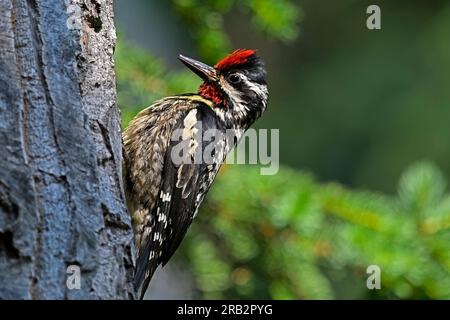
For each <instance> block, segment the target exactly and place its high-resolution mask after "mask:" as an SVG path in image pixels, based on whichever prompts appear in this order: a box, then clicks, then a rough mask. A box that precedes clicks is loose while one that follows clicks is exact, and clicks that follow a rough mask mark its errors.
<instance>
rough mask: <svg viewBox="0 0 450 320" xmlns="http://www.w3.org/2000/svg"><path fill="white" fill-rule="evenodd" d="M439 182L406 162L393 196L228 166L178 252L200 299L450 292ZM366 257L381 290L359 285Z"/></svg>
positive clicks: (448, 237) (290, 173) (448, 221)
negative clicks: (349, 290) (379, 275)
mask: <svg viewBox="0 0 450 320" xmlns="http://www.w3.org/2000/svg"><path fill="white" fill-rule="evenodd" d="M444 186H445V181H444V178H443V176H442V174H441V172H440V171H439V170H438V169H437V168H436V167H435V166H433V165H431V164H429V163H418V164H416V165H414V166H412V167H410V168H409V169H407V170H406V172H405V173H404V174H403V176H402V177H401V179H400V183H399V188H398V189H399V192H398V195H397V196H395V197H391V196H386V195H382V194H377V193H373V192H361V191H352V190H348V189H346V188H343V187H342V186H340V185H336V184H325V185H321V184H319V183H317V182H316V181H315V180H314V179H313V178H312V177H311V176H310V175H308V174H304V173H302V172H298V171H294V170H291V169H288V168H282V169H281V170H280V172H279V173H278V174H277V175H274V176H261V175H260V174H259V170H258V168H256V167H250V166H228V167H226V168H224V170H222V171H221V174H220V176H219V178H218V179H217V181H216V183H215V185H214V186H213V188H212V190H211V192H210V194H209V196H208V198H207V199H208V200H207V202H206V204H205V205H204V207H203V208H202V210H201V212H200V213H199V216H198V219H197V221H196V223H195V224H194V225H193V227H192V231H190V232H189V236H188V237H187V239H186V241H185V243H184V244H183V246H182V251H183V254H184V256H185V258H186V261H188V262H189V263H190V267H191V270H192V272H193V275H194V277H195V281H196V283H197V285H198V289H199V291H200V293H201V295H202V296H203V297H205V298H263V299H264V298H276V299H293V298H308V299H328V298H342V297H343V295H342V293H339V290H340V288H342V287H344V288H345V287H347V288H352V290H353V291H354V292H356V293H358V294H357V295H356V294H355V295H353V296H350V297H353V298H361V297H363V298H364V297H365V298H369V297H378V298H440V299H448V298H450V277H449V276H448V275H449V272H450V254H449V252H448V243H449V241H450V210H449V209H450V196H449V194H447V193H446V192H445V188H444ZM372 264H376V265H378V266H379V267H380V268H381V272H382V290H380V291H369V290H367V289H366V279H367V276H368V275H367V274H366V268H367V267H368V266H369V265H372ZM339 279H344V280H339ZM342 281H343V282H342ZM347 295H348V294H347ZM344 296H346V295H344ZM347 297H348V296H347Z"/></svg>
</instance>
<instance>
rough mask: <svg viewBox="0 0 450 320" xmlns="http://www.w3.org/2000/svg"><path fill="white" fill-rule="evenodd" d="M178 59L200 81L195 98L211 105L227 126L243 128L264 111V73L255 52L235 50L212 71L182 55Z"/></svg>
mask: <svg viewBox="0 0 450 320" xmlns="http://www.w3.org/2000/svg"><path fill="white" fill-rule="evenodd" d="M179 59H180V60H181V61H182V62H183V63H184V64H185V65H186V66H187V67H188V68H189V69H191V70H192V71H193V72H194V73H195V74H197V75H198V76H199V77H200V78H202V79H203V81H204V82H203V83H202V84H201V85H200V88H199V94H200V95H201V96H203V97H204V98H206V99H209V100H211V101H212V102H213V103H214V111H215V112H216V114H217V115H218V116H219V117H220V118H222V120H223V121H224V122H225V123H226V124H227V125H229V126H234V127H236V126H238V127H243V128H247V127H249V126H250V125H251V124H252V123H253V122H254V121H255V120H256V119H257V118H259V117H260V116H261V114H262V113H263V111H264V110H265V109H266V105H267V97H268V91H267V84H266V69H265V66H264V63H263V62H262V60H261V58H259V57H258V56H257V55H256V53H255V50H248V49H238V50H236V51H234V52H232V53H231V54H229V55H228V56H226V57H225V58H223V59H222V60H220V61H219V62H218V63H217V64H216V65H215V66H214V67H211V66H208V65H206V64H204V63H202V62H200V61H197V60H194V59H192V58H188V57H185V56H183V55H180V56H179Z"/></svg>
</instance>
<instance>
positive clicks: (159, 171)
mask: <svg viewBox="0 0 450 320" xmlns="http://www.w3.org/2000/svg"><path fill="white" fill-rule="evenodd" d="M180 60H181V61H182V62H183V63H185V64H186V65H187V66H188V67H189V68H190V69H191V70H193V71H194V72H195V73H196V74H198V75H199V76H200V77H202V78H203V80H204V83H203V84H202V85H201V86H200V89H199V93H198V94H185V95H179V96H173V97H167V98H164V99H161V100H159V101H157V102H155V103H154V104H153V105H152V106H150V107H148V108H147V109H144V110H143V111H141V112H140V113H139V114H138V115H137V116H136V117H135V119H134V120H133V121H132V122H131V123H130V125H129V126H128V128H127V129H126V130H125V131H124V133H123V144H124V181H125V191H126V197H127V204H128V208H129V211H130V213H131V215H132V220H133V228H134V234H135V244H136V249H137V261H136V273H135V285H136V289H137V290H138V294H139V295H140V296H141V297H142V296H143V295H144V293H145V290H146V288H147V286H148V284H149V282H150V280H151V277H152V275H153V273H154V272H155V270H156V268H157V267H158V266H159V265H164V264H166V263H167V262H168V261H169V259H170V258H171V256H172V255H173V253H174V252H175V251H176V249H177V248H178V246H179V245H180V243H181V241H182V239H183V238H184V236H185V234H186V231H187V229H188V227H189V226H190V224H191V223H192V220H193V219H194V218H195V216H196V214H197V211H198V208H199V206H200V204H201V202H202V200H203V198H204V197H205V195H206V193H207V192H208V190H209V188H210V187H211V184H212V183H213V181H214V178H215V177H216V175H217V172H218V170H219V168H220V166H221V164H222V163H223V161H224V160H225V157H226V155H227V153H228V152H229V151H230V150H231V148H232V147H233V146H234V145H235V143H236V142H237V141H238V140H239V139H240V137H241V136H242V134H243V133H244V132H245V130H247V129H248V128H249V126H250V125H251V124H252V123H253V122H254V121H255V120H256V119H257V118H258V117H260V116H261V114H262V112H263V111H264V110H265V108H266V103H267V96H268V93H267V86H266V82H265V69H264V65H263V63H262V61H261V60H260V58H259V57H257V56H256V55H255V52H254V51H253V50H237V51H235V52H233V53H232V54H230V55H229V56H227V57H226V58H224V59H223V60H221V61H220V62H219V63H218V64H216V65H215V66H214V68H213V67H209V66H207V65H205V64H203V63H201V62H198V61H196V60H193V59H190V58H186V57H183V56H180ZM230 130H232V131H231V132H232V133H233V134H234V137H233V138H232V139H230ZM207 132H209V133H211V132H213V133H214V137H213V139H212V140H209V141H204V137H205V133H207ZM211 141H213V148H211ZM205 155H206V157H205Z"/></svg>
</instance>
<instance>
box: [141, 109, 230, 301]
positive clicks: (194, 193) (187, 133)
mask: <svg viewBox="0 0 450 320" xmlns="http://www.w3.org/2000/svg"><path fill="white" fill-rule="evenodd" d="M211 129H212V130H211ZM205 133H206V134H207V135H208V134H211V133H214V135H213V136H212V137H210V138H211V139H208V140H209V141H204V140H203V136H204V135H205ZM178 138H181V139H178ZM210 142H211V143H213V144H214V146H216V148H212V145H211V144H210ZM205 151H206V152H205ZM226 151H227V143H226V136H225V129H224V127H223V124H222V123H221V122H220V120H218V119H217V117H216V116H215V114H214V112H213V111H212V110H211V109H210V108H209V107H206V106H204V105H200V106H198V107H197V108H195V109H192V110H191V111H189V112H186V114H185V116H183V117H181V119H180V120H179V121H178V123H177V125H176V126H175V128H174V131H173V133H172V141H171V142H170V144H169V146H168V149H167V151H166V155H165V162H164V168H163V173H162V175H163V178H162V185H161V190H160V194H159V196H158V199H157V201H156V205H155V206H154V208H153V212H152V218H153V220H154V223H153V227H152V231H151V234H150V236H149V237H148V239H147V241H146V243H145V244H144V247H143V248H142V249H141V250H140V255H139V257H138V261H137V270H136V275H135V284H136V286H137V287H140V284H141V283H142V286H141V294H142V295H143V294H144V293H145V290H146V288H147V286H148V283H149V282H150V279H151V277H152V275H153V272H154V271H155V270H156V268H157V266H158V265H159V264H163V265H164V264H165V263H167V261H169V259H170V258H171V256H172V255H173V253H174V252H175V251H176V249H177V248H178V246H179V245H180V243H181V241H182V239H183V238H184V236H185V234H186V231H187V229H188V227H189V226H190V224H191V222H192V220H193V219H194V217H195V215H196V213H197V209H198V207H199V205H200V203H201V201H202V200H203V198H204V196H205V194H206V192H207V191H208V189H209V187H210V186H211V184H212V182H213V180H214V178H215V176H216V174H217V171H218V169H219V167H220V164H221V163H222V161H223V159H224V157H225V156H226ZM204 153H209V156H208V157H206V158H205V157H204Z"/></svg>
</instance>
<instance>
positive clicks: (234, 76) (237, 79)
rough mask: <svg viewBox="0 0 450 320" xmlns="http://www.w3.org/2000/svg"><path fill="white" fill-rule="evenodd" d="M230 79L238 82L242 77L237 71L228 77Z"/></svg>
mask: <svg viewBox="0 0 450 320" xmlns="http://www.w3.org/2000/svg"><path fill="white" fill-rule="evenodd" d="M228 81H229V82H230V83H233V84H236V83H239V82H241V77H239V76H238V75H237V74H236V73H232V74H230V76H229V77H228Z"/></svg>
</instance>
